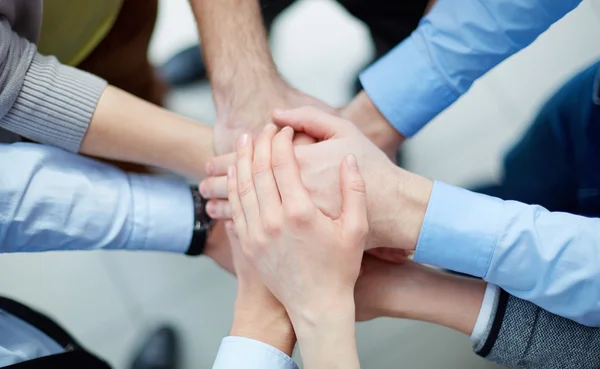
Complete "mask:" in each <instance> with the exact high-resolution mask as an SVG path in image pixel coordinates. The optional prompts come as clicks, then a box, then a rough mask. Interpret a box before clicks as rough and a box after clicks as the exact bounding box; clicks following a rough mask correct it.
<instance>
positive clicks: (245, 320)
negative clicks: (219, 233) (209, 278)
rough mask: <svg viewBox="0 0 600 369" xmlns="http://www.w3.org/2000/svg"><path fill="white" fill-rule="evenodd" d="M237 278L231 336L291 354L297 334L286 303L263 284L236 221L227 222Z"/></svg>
mask: <svg viewBox="0 0 600 369" xmlns="http://www.w3.org/2000/svg"><path fill="white" fill-rule="evenodd" d="M225 228H226V229H227V235H228V238H229V240H230V243H231V252H232V255H233V264H234V265H235V272H236V275H237V279H238V292H237V298H236V302H235V307H234V317H233V324H232V327H231V333H230V334H231V335H232V336H238V337H247V338H252V339H254V340H257V341H260V342H264V343H267V344H269V345H271V346H273V347H276V348H277V349H279V350H280V351H282V352H284V353H286V354H288V355H290V356H291V355H292V351H293V349H294V345H295V343H296V336H295V334H294V328H293V327H292V323H291V321H290V319H289V317H288V315H287V312H286V311H285V308H284V307H283V305H282V304H281V303H280V302H279V301H278V300H277V299H276V298H275V296H273V294H272V293H271V291H269V289H268V288H267V287H265V285H264V284H263V282H262V280H261V279H260V275H259V274H258V271H257V270H256V269H255V268H254V267H253V266H252V265H251V264H250V263H249V262H248V260H247V259H246V257H245V256H244V254H243V252H242V249H241V245H240V241H239V239H238V237H237V234H236V233H235V229H234V225H233V222H231V221H228V222H227V223H226V227H225Z"/></svg>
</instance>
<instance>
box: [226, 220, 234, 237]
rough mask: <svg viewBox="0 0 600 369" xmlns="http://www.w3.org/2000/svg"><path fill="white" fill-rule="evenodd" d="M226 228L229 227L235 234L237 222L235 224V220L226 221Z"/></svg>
mask: <svg viewBox="0 0 600 369" xmlns="http://www.w3.org/2000/svg"><path fill="white" fill-rule="evenodd" d="M225 228H227V229H228V230H229V232H232V233H234V234H235V224H233V220H227V221H225Z"/></svg>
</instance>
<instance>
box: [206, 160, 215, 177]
mask: <svg viewBox="0 0 600 369" xmlns="http://www.w3.org/2000/svg"><path fill="white" fill-rule="evenodd" d="M204 170H206V174H208V175H209V176H212V174H213V172H214V171H215V166H214V165H212V163H206V165H205V166H204Z"/></svg>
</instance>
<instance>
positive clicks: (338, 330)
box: [292, 299, 360, 369]
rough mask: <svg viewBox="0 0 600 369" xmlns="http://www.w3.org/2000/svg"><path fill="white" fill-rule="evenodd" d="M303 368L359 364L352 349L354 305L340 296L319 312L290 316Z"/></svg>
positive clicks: (348, 368)
mask: <svg viewBox="0 0 600 369" xmlns="http://www.w3.org/2000/svg"><path fill="white" fill-rule="evenodd" d="M292 321H293V322H294V328H295V329H296V334H297V335H298V343H299V345H300V352H301V353H302V362H303V363H304V366H305V368H307V369H315V368H331V369H333V368H340V369H342V368H343V369H357V368H360V363H359V360H358V354H357V350H356V332H355V324H356V323H355V307H354V303H353V301H352V300H351V299H348V302H345V301H343V300H340V301H339V303H338V304H335V305H332V309H330V310H329V311H326V312H323V313H319V314H306V315H299V314H297V315H296V316H294V317H293V318H292Z"/></svg>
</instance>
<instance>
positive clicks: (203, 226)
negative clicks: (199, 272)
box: [186, 187, 214, 256]
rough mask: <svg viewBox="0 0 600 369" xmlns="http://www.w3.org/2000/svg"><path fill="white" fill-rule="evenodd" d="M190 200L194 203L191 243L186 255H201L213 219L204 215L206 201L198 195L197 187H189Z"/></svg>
mask: <svg viewBox="0 0 600 369" xmlns="http://www.w3.org/2000/svg"><path fill="white" fill-rule="evenodd" d="M190 190H191V191H192V198H193V202H194V229H193V233H192V241H191V242H190V247H189V248H188V250H187V252H186V254H187V255H193V256H196V255H202V253H204V248H205V247H206V241H207V239H208V234H209V232H210V229H211V227H212V225H213V223H214V221H213V219H212V218H211V217H210V216H208V214H207V213H206V202H207V201H206V199H205V198H204V197H202V195H200V192H199V191H198V187H191V188H190Z"/></svg>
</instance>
